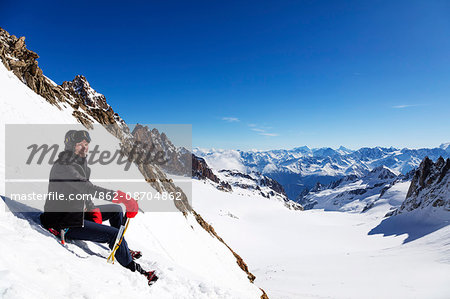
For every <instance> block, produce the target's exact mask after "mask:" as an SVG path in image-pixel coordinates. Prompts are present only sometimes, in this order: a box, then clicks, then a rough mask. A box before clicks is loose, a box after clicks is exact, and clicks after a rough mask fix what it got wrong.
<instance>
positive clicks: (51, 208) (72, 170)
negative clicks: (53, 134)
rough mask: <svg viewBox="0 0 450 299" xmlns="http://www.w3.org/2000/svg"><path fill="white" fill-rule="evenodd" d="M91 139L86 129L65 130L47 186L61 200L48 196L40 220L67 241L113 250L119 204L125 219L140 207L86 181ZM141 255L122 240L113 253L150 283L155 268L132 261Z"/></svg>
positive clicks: (119, 215)
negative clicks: (62, 147) (100, 201)
mask: <svg viewBox="0 0 450 299" xmlns="http://www.w3.org/2000/svg"><path fill="white" fill-rule="evenodd" d="M90 141H91V138H90V136H89V133H88V132H87V131H75V130H70V131H68V132H67V133H66V136H65V140H64V144H65V150H64V151H63V152H61V153H59V156H58V160H57V161H55V163H54V164H53V166H52V169H51V171H50V182H49V187H48V191H49V194H51V193H53V194H58V195H60V194H63V195H64V200H60V199H58V200H54V199H50V198H49V197H47V199H46V202H45V206H44V213H43V214H42V215H41V223H42V225H43V226H44V227H45V228H46V229H48V230H50V231H51V232H52V233H53V234H55V235H59V234H60V232H61V231H63V232H64V235H65V238H66V239H68V240H69V239H72V240H86V241H93V242H98V243H108V245H109V248H111V249H112V248H113V246H114V243H115V240H116V237H117V234H118V232H119V228H120V226H121V224H122V221H123V211H122V207H121V206H120V205H118V204H120V203H122V204H124V205H125V207H126V210H127V212H126V216H127V217H128V218H133V217H135V216H136V214H137V213H138V208H139V207H138V204H137V202H136V201H135V200H134V199H133V198H130V197H128V199H127V196H126V194H125V193H123V192H122V191H117V192H114V191H112V190H108V189H104V188H102V187H99V186H96V185H94V184H92V183H91V182H90V181H89V177H90V173H91V169H90V168H89V167H88V166H87V161H86V156H87V153H88V148H89V142H90ZM77 195H78V196H77ZM83 195H88V196H83ZM89 195H90V196H91V197H94V195H95V196H96V197H98V198H101V199H110V200H111V199H112V202H113V203H117V204H109V205H102V206H95V205H94V204H93V202H92V200H91V199H90V198H89ZM73 198H77V200H73ZM80 198H82V199H81V200H80ZM71 199H72V200H71ZM105 220H109V223H110V225H111V226H108V225H103V224H102V222H103V221H105ZM140 256H141V254H140V252H136V251H132V250H129V249H128V245H127V242H126V241H125V239H123V240H122V243H121V244H120V246H119V248H118V249H117V251H116V253H115V258H116V259H117V261H118V262H119V263H120V264H121V265H122V266H124V267H126V268H128V269H130V270H131V271H133V272H135V271H138V272H139V273H141V274H143V275H145V276H146V277H147V279H148V281H149V284H151V283H153V282H155V281H156V280H157V279H158V278H157V276H156V275H155V273H154V271H145V270H143V269H142V268H141V266H140V265H139V264H138V263H136V262H134V259H137V258H139V257H140Z"/></svg>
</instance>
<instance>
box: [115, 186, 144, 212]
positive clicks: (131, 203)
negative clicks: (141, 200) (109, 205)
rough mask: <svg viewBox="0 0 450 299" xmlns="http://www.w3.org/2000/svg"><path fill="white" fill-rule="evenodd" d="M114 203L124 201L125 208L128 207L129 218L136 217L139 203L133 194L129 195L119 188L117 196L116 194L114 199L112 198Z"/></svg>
mask: <svg viewBox="0 0 450 299" xmlns="http://www.w3.org/2000/svg"><path fill="white" fill-rule="evenodd" d="M112 202H114V203H123V204H124V205H125V208H126V209H127V214H126V215H127V217H128V218H134V217H135V216H136V215H137V213H138V210H139V205H138V203H137V201H136V200H134V198H132V197H131V196H129V195H128V196H127V195H126V194H125V193H123V192H122V191H120V190H117V192H116V196H114V199H113V200H112Z"/></svg>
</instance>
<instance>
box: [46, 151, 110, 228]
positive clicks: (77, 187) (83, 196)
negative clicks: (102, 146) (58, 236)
mask: <svg viewBox="0 0 450 299" xmlns="http://www.w3.org/2000/svg"><path fill="white" fill-rule="evenodd" d="M90 174H91V169H90V168H89V167H88V166H87V161H86V158H83V157H80V156H78V155H75V154H74V153H73V152H71V151H63V152H61V153H59V156H58V160H56V161H55V163H54V164H53V167H52V169H51V171H50V179H49V185H48V192H49V193H48V195H47V198H46V202H45V206H44V213H43V214H42V215H41V223H42V225H43V226H44V227H46V228H53V229H57V230H59V229H62V228H68V227H82V226H83V225H84V218H85V215H84V214H85V212H86V211H90V210H92V209H93V208H94V207H95V206H94V204H93V202H92V200H91V199H90V198H95V197H99V198H103V199H107V200H112V199H113V196H114V191H112V190H108V189H105V188H102V187H99V186H96V185H94V184H92V183H91V182H90V181H89V177H90ZM101 193H103V194H101ZM59 196H61V197H60V198H59ZM61 199H62V200H61Z"/></svg>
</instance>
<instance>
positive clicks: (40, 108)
mask: <svg viewBox="0 0 450 299" xmlns="http://www.w3.org/2000/svg"><path fill="white" fill-rule="evenodd" d="M0 101H1V102H0V105H1V116H0V121H1V123H0V125H1V127H2V130H1V133H0V142H1V146H2V151H1V152H2V153H4V145H5V135H4V134H5V133H4V125H5V124H8V123H30V124H35V123H55V124H70V123H75V122H76V121H75V119H74V118H73V117H72V116H71V113H72V111H71V108H70V107H69V108H66V109H64V110H62V111H60V110H59V109H57V108H56V107H54V106H51V105H50V104H49V103H47V102H46V101H45V100H44V99H43V98H42V97H40V96H38V95H36V94H35V93H34V92H33V91H31V90H30V89H29V88H28V87H26V86H25V85H24V84H23V83H22V82H20V81H19V80H18V79H17V77H16V76H15V75H14V74H12V73H11V72H9V71H7V70H6V69H5V67H4V66H3V64H2V63H0ZM111 138H114V137H112V135H111ZM112 141H114V139H112V140H111V142H112ZM109 167H114V166H113V165H112V166H109ZM4 168H5V161H4V155H3V154H2V155H0V169H1V189H0V194H2V195H3V194H4V192H5V187H4V183H5V176H4ZM111 171H113V172H117V173H118V172H120V171H123V167H117V168H116V169H111ZM92 173H93V180H95V173H96V170H95V167H94V168H93V170H92ZM130 173H131V175H138V170H137V168H136V167H134V165H133V166H132V167H131V169H130V171H129V172H128V173H126V174H125V173H124V176H125V175H130ZM133 173H134V174H133ZM114 184H116V185H117V184H119V185H120V184H121V183H117V182H116V183H112V185H109V186H106V187H114V186H115V185H114ZM99 185H104V184H99ZM146 186H147V187H146V188H147V189H145V190H142V189H140V190H139V191H147V192H155V190H153V189H152V188H151V187H150V186H149V185H148V184H146ZM115 187H117V188H119V187H121V186H115ZM127 187H128V186H127ZM140 188H142V185H140ZM125 191H129V192H134V191H135V190H133V189H126V190H125ZM5 202H6V203H8V204H9V205H13V204H15V203H12V202H11V201H9V200H8V199H5V201H4V200H0V239H1V240H2V242H0V252H1V253H2V254H1V255H0V294H2V297H4V298H26V297H28V298H30V297H32V298H49V297H50V298H66V297H69V298H74V297H76V298H99V297H100V298H111V297H118V296H123V298H144V297H145V298H147V297H149V296H152V297H154V298H259V297H260V296H261V295H262V292H261V291H260V290H259V288H258V287H257V286H255V285H254V284H251V283H250V282H249V280H248V278H247V274H246V273H245V272H243V271H242V270H241V269H240V268H239V267H238V265H237V263H236V258H235V257H234V256H233V254H232V252H231V251H230V250H229V249H228V248H227V247H226V246H225V245H224V244H222V243H221V242H219V241H218V240H217V239H215V238H214V237H213V236H211V235H210V234H209V233H207V232H206V231H205V230H204V229H203V228H202V227H201V226H200V225H199V224H198V222H197V221H196V220H195V218H194V217H193V216H192V215H191V214H188V215H187V216H186V217H185V216H183V215H182V214H181V213H177V212H166V213H164V212H161V213H156V212H153V213H145V214H142V213H140V214H139V215H138V216H137V217H136V218H134V219H133V220H132V221H131V224H130V228H129V230H128V231H127V235H126V239H127V242H128V244H129V245H130V247H131V248H132V249H135V250H136V249H138V250H141V251H142V252H143V254H144V257H143V262H142V264H143V265H144V266H145V268H147V269H156V270H157V271H158V273H159V275H160V277H161V279H160V280H159V281H158V283H156V284H155V285H153V286H152V287H151V288H149V287H148V286H147V284H146V281H145V278H144V277H143V276H141V275H139V274H136V273H132V272H130V271H129V270H127V269H124V268H122V267H121V266H120V265H118V264H115V265H109V264H107V263H106V259H105V257H107V256H108V252H109V250H108V249H107V248H105V246H103V245H101V244H95V243H90V242H77V243H76V244H69V246H68V247H69V249H65V248H63V247H62V246H61V245H60V244H59V243H58V242H57V241H56V240H55V239H54V238H53V237H52V236H51V235H50V234H49V233H47V232H46V231H44V230H43V229H41V227H40V226H39V225H38V223H36V221H38V220H37V219H38V212H35V213H26V214H21V213H15V214H12V213H10V212H6V207H5Z"/></svg>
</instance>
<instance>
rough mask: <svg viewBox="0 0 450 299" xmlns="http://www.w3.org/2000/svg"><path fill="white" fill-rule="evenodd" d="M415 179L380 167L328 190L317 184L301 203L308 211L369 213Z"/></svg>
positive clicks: (343, 181) (334, 183) (333, 183)
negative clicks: (396, 187) (388, 193)
mask: <svg viewBox="0 0 450 299" xmlns="http://www.w3.org/2000/svg"><path fill="white" fill-rule="evenodd" d="M410 180H411V175H410V174H409V175H402V174H400V175H397V174H395V173H394V172H393V171H392V170H390V169H389V168H388V167H386V166H378V167H376V168H374V169H373V170H372V171H370V172H369V173H367V174H366V175H363V176H360V177H358V176H356V175H349V176H345V177H343V178H341V179H339V180H337V181H334V182H332V183H330V184H329V185H328V186H322V185H321V184H320V183H317V184H316V186H314V188H312V189H311V190H310V191H309V192H308V193H307V194H306V195H305V196H304V197H303V198H302V199H301V200H300V203H301V204H302V205H303V206H304V208H305V209H312V208H317V209H325V210H330V211H351V212H365V211H367V210H368V209H369V208H371V207H373V205H374V203H375V202H376V201H377V200H378V199H379V198H380V197H381V196H382V195H383V194H384V193H385V192H386V191H387V190H388V189H390V188H392V187H393V186H394V185H395V184H399V183H405V182H406V184H409V181H410Z"/></svg>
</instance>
